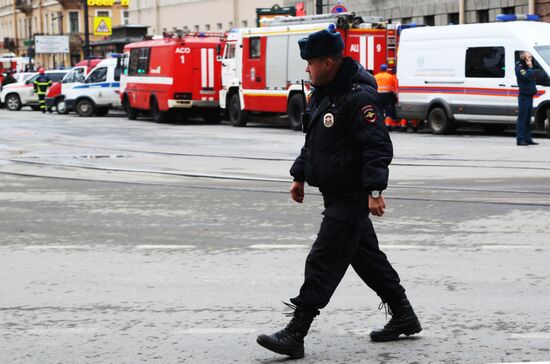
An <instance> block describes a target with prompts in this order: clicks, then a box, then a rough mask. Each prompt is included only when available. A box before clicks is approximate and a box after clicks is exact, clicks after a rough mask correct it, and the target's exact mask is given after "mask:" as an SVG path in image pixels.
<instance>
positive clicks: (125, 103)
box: [122, 95, 139, 120]
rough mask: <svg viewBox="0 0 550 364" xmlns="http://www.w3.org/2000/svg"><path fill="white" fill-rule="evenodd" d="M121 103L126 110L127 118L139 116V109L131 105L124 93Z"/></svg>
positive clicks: (134, 118) (131, 118) (132, 118)
mask: <svg viewBox="0 0 550 364" xmlns="http://www.w3.org/2000/svg"><path fill="white" fill-rule="evenodd" d="M122 104H123V106H124V111H126V115H127V116H128V120H136V119H137V117H138V116H139V110H138V109H134V108H133V107H132V105H131V104H130V100H128V97H127V96H126V95H124V101H123V102H122Z"/></svg>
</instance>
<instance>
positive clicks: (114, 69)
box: [63, 58, 123, 116]
mask: <svg viewBox="0 0 550 364" xmlns="http://www.w3.org/2000/svg"><path fill="white" fill-rule="evenodd" d="M122 70H123V66H122V64H121V62H120V59H119V58H109V59H105V60H103V61H101V62H99V63H98V64H97V66H96V67H95V68H94V69H93V70H92V71H91V72H90V73H89V74H88V76H86V79H85V80H84V83H82V84H77V85H76V86H73V87H72V88H70V89H68V90H67V91H66V93H65V105H66V107H67V108H68V109H72V110H75V111H76V112H77V114H78V115H80V116H92V115H93V114H95V115H97V116H103V115H106V114H107V113H108V112H109V110H110V109H112V108H119V107H120V106H121V103H120V96H119V92H120V75H121V73H122ZM63 92H65V90H63Z"/></svg>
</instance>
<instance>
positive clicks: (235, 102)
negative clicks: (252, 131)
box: [229, 93, 248, 126]
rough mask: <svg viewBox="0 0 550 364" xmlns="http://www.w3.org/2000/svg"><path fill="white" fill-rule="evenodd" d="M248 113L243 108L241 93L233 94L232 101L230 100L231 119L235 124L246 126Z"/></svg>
mask: <svg viewBox="0 0 550 364" xmlns="http://www.w3.org/2000/svg"><path fill="white" fill-rule="evenodd" d="M247 116H248V115H247V113H246V111H244V110H241V100H240V99H239V94H236V93H235V94H233V96H231V101H229V120H230V121H231V124H233V126H246V122H247V121H248V120H247Z"/></svg>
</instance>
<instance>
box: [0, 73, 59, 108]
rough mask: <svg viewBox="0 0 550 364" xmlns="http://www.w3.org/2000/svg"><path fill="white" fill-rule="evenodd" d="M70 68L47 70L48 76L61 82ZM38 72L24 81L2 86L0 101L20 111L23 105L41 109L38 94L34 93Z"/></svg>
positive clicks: (54, 80)
mask: <svg viewBox="0 0 550 364" xmlns="http://www.w3.org/2000/svg"><path fill="white" fill-rule="evenodd" d="M68 72H69V70H54V71H46V76H48V78H49V79H50V80H52V82H59V81H61V79H62V78H63V77H64V76H65V75H66V74H67V73H68ZM37 77H38V73H34V74H33V75H32V76H31V77H30V78H29V79H27V80H26V81H25V82H22V83H12V84H9V85H6V86H4V87H3V88H2V92H0V103H2V104H5V105H6V108H7V109H8V110H11V111H19V110H21V108H22V107H23V106H30V107H31V108H32V109H33V110H39V106H38V96H37V95H36V94H35V93H34V85H33V83H34V80H36V78H37Z"/></svg>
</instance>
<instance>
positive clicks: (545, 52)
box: [535, 45, 550, 66]
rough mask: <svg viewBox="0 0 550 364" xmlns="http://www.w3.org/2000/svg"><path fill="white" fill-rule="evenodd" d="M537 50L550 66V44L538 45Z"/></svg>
mask: <svg viewBox="0 0 550 364" xmlns="http://www.w3.org/2000/svg"><path fill="white" fill-rule="evenodd" d="M535 50H536V51H537V52H538V54H540V56H541V58H542V59H543V60H544V62H545V63H546V65H548V66H550V45H546V46H537V47H535Z"/></svg>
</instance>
